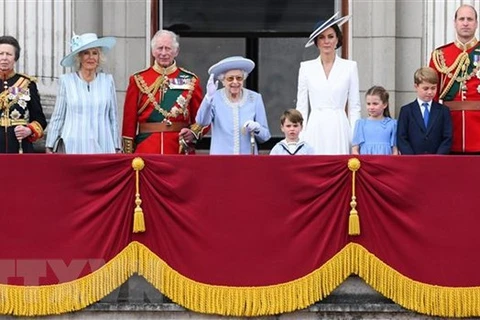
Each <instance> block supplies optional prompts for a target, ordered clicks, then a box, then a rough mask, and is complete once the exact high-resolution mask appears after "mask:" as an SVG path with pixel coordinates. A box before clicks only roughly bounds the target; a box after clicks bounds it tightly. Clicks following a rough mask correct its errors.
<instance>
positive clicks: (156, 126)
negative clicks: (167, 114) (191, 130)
mask: <svg viewBox="0 0 480 320" xmlns="http://www.w3.org/2000/svg"><path fill="white" fill-rule="evenodd" d="M187 127H188V123H186V122H171V123H168V122H165V121H162V122H144V123H140V126H139V132H140V133H149V132H179V131H180V130H181V129H183V128H187Z"/></svg>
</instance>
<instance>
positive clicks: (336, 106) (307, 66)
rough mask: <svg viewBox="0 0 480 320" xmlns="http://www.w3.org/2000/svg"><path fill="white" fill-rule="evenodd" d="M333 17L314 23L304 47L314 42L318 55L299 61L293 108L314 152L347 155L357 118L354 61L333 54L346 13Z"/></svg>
mask: <svg viewBox="0 0 480 320" xmlns="http://www.w3.org/2000/svg"><path fill="white" fill-rule="evenodd" d="M337 16H338V13H337V14H335V15H333V16H332V17H331V18H330V19H328V20H327V21H325V22H320V23H318V24H317V27H316V28H315V30H314V31H313V33H312V34H311V35H310V39H309V40H308V42H307V44H306V45H305V47H309V46H311V45H313V44H315V45H316V47H317V48H318V50H319V52H320V55H319V57H318V58H316V59H314V60H309V61H304V62H302V63H301V64H300V70H299V75H298V91H297V110H298V111H300V112H301V113H302V115H303V117H304V119H305V125H304V130H303V132H302V136H303V139H304V140H305V141H306V142H307V143H308V144H310V145H311V146H312V147H313V148H314V149H315V153H316V154H349V153H350V145H351V140H352V132H353V128H354V127H355V122H356V121H357V119H359V118H360V108H361V107H360V93H359V84H358V69H357V63H356V62H355V61H350V60H345V59H342V58H340V57H339V56H338V55H337V54H336V49H337V48H339V47H341V45H342V33H341V31H340V26H341V25H342V24H343V23H345V22H346V21H347V20H348V19H349V16H345V17H341V18H337ZM309 106H310V109H309ZM346 110H347V111H346Z"/></svg>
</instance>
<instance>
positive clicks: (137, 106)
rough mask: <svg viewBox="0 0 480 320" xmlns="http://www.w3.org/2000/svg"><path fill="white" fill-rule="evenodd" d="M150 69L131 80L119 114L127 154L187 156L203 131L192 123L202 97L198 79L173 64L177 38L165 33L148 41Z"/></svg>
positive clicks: (177, 46) (163, 31)
mask: <svg viewBox="0 0 480 320" xmlns="http://www.w3.org/2000/svg"><path fill="white" fill-rule="evenodd" d="M151 46H152V55H153V57H154V58H155V63H154V65H153V66H152V67H150V68H148V69H146V70H142V71H139V72H137V73H135V74H134V75H132V76H131V77H130V81H129V84H128V88H127V94H126V97H125V106H124V110H123V130H122V138H123V148H124V151H125V152H126V153H132V152H136V153H158V154H179V153H181V154H188V153H194V152H195V149H194V144H195V142H196V141H197V140H198V139H200V138H201V136H202V134H203V131H205V129H204V128H203V127H201V126H199V125H197V124H195V116H196V114H197V110H198V108H199V106H200V103H201V101H202V98H203V94H202V89H201V87H200V81H199V79H198V78H197V76H196V75H195V74H194V73H192V72H190V71H187V70H185V69H183V68H179V67H177V65H176V62H175V57H177V55H178V51H179V43H178V36H177V35H176V34H175V33H173V32H171V31H168V30H160V31H158V32H157V33H156V34H155V35H154V36H153V38H152V42H151Z"/></svg>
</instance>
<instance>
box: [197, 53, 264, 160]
mask: <svg viewBox="0 0 480 320" xmlns="http://www.w3.org/2000/svg"><path fill="white" fill-rule="evenodd" d="M254 67H255V63H254V62H253V61H252V60H250V59H246V58H243V57H240V56H233V57H229V58H226V59H223V60H221V61H220V62H218V63H216V64H214V65H213V66H211V67H210V69H208V73H209V74H210V78H209V79H208V83H207V93H206V95H205V97H204V99H203V101H202V104H201V105H200V109H199V110H198V112H197V117H196V122H197V123H199V124H201V125H203V126H207V125H211V126H212V143H211V146H210V154H224V155H228V154H258V143H263V142H265V141H267V140H268V139H270V131H269V129H268V123H267V116H266V113H265V106H264V104H263V99H262V96H261V95H260V94H259V93H257V92H254V91H252V90H248V89H246V88H244V82H245V79H246V78H247V76H248V74H249V73H250V72H251V71H252V70H253V68H254ZM216 79H218V80H219V81H221V82H222V84H223V88H222V89H218V80H216ZM215 80H216V81H215Z"/></svg>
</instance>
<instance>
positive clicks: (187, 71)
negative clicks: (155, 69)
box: [179, 67, 198, 78]
mask: <svg viewBox="0 0 480 320" xmlns="http://www.w3.org/2000/svg"><path fill="white" fill-rule="evenodd" d="M179 69H180V70H182V71H183V72H185V73H188V74H189V75H192V76H193V77H194V78H198V77H197V75H196V74H195V73H193V72H192V71H189V70H187V69H185V68H182V67H180V68H179Z"/></svg>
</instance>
